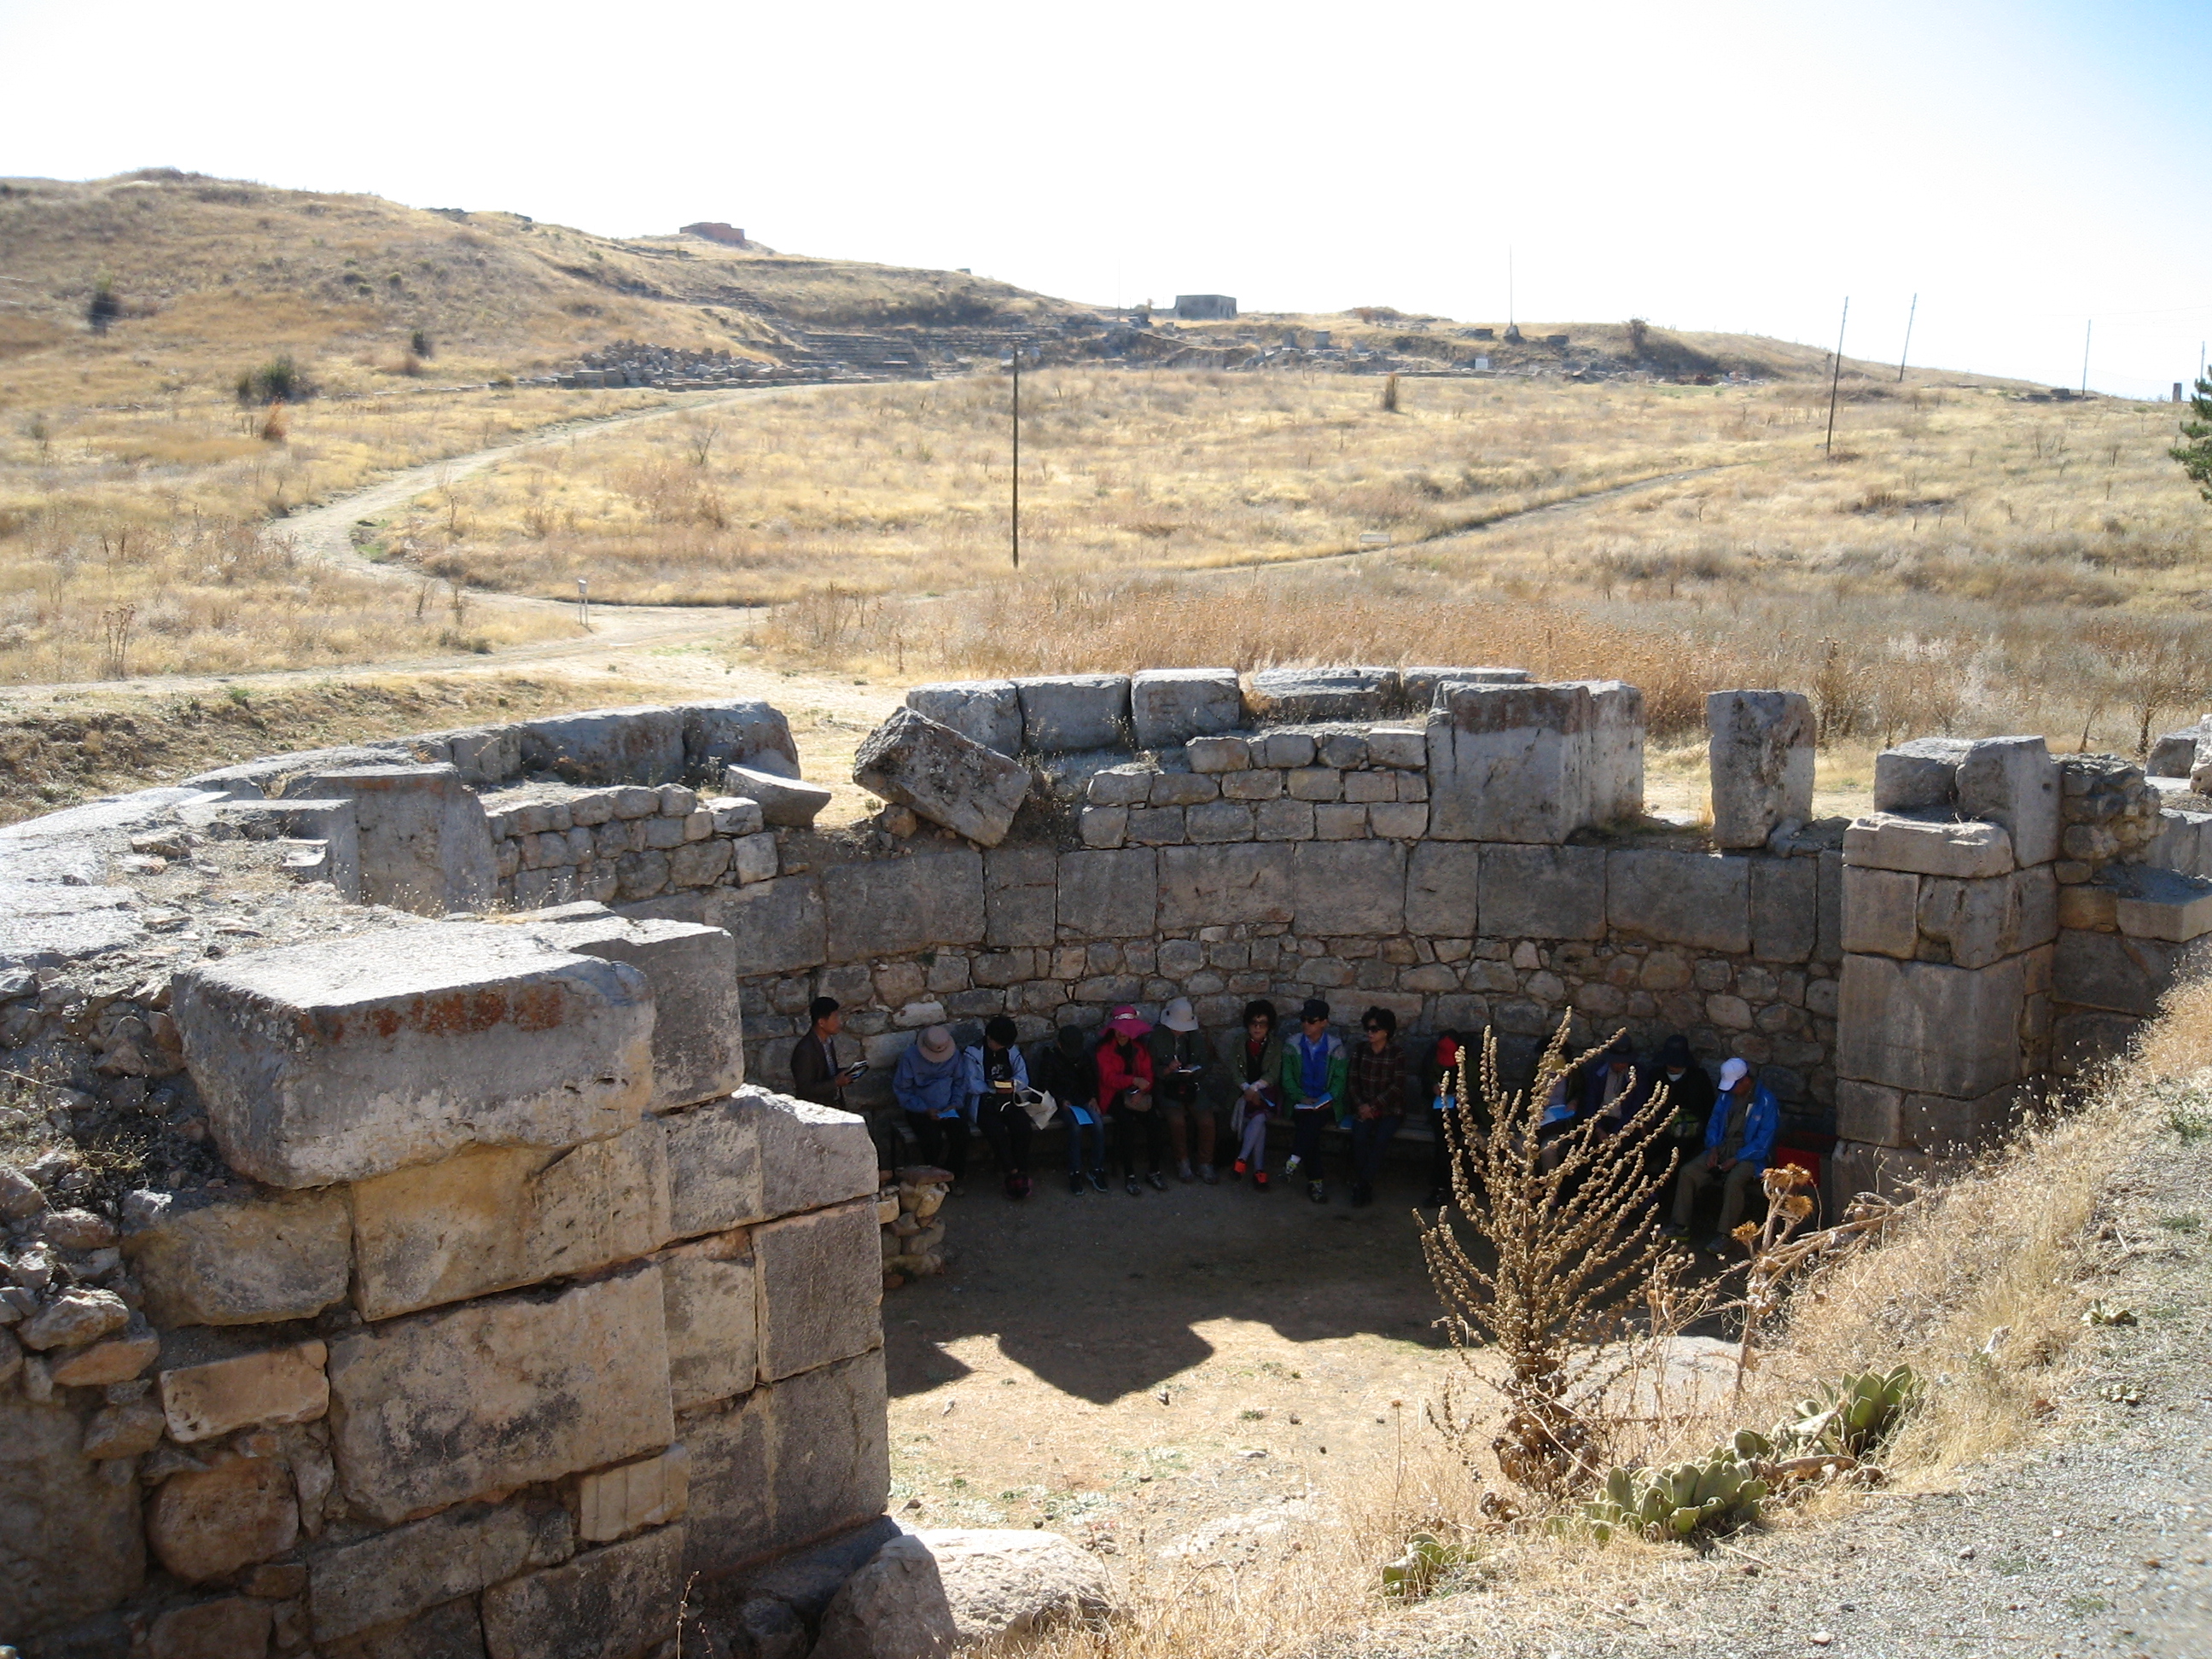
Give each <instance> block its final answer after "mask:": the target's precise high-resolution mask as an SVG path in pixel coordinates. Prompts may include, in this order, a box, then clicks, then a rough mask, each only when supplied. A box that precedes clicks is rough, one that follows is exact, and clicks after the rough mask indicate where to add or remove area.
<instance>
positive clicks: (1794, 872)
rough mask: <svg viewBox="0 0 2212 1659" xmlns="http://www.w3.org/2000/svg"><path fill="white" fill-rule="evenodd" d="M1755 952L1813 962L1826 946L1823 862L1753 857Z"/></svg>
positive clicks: (1770, 957)
mask: <svg viewBox="0 0 2212 1659" xmlns="http://www.w3.org/2000/svg"><path fill="white" fill-rule="evenodd" d="M1746 862H1747V863H1748V864H1749V865H1750V866H1751V953H1752V955H1753V956H1755V957H1758V958H1759V960H1760V961H1761V962H1810V961H1811V960H1812V959H1813V954H1814V951H1816V950H1817V949H1819V947H1820V860H1818V859H1813V858H1786V859H1775V858H1752V859H1749V860H1746Z"/></svg>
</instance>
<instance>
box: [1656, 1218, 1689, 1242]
mask: <svg viewBox="0 0 2212 1659" xmlns="http://www.w3.org/2000/svg"><path fill="white" fill-rule="evenodd" d="M1689 1236H1690V1230H1689V1229H1688V1228H1687V1227H1685V1226H1684V1225H1682V1224H1681V1223H1680V1222H1679V1221H1670V1222H1668V1224H1667V1225H1665V1226H1663V1227H1662V1228H1661V1229H1660V1230H1659V1237H1662V1238H1687V1237H1689Z"/></svg>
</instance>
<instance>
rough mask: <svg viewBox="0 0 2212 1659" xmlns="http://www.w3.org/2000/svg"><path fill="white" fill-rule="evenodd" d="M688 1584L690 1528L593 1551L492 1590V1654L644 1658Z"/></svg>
mask: <svg viewBox="0 0 2212 1659" xmlns="http://www.w3.org/2000/svg"><path fill="white" fill-rule="evenodd" d="M683 1591H684V1528H682V1527H681V1526H680V1525H679V1526H673V1527H662V1528H659V1530H657V1531H654V1532H648V1533H646V1534H642V1535H641V1536H639V1537H636V1538H633V1539H630V1540H629V1541H627V1542H625V1543H621V1544H610V1545H609V1546H608V1547H606V1548H605V1549H598V1550H587V1551H586V1552H585V1553H582V1554H580V1555H578V1556H576V1557H574V1559H570V1560H568V1561H566V1562H563V1563H562V1565H559V1566H557V1567H548V1568H547V1569H546V1570H545V1571H543V1572H536V1573H532V1574H530V1575H529V1576H528V1577H523V1578H515V1579H511V1580H509V1581H508V1582H507V1583H504V1584H495V1585H494V1586H492V1587H491V1588H490V1589H488V1590H486V1591H485V1592H484V1597H483V1633H484V1651H485V1653H486V1654H488V1655H489V1659H640V1656H642V1655H644V1654H646V1653H648V1652H650V1651H651V1650H653V1649H654V1648H656V1647H657V1646H659V1644H660V1643H661V1642H662V1641H663V1640H664V1639H665V1638H666V1637H667V1636H668V1633H669V1632H670V1630H671V1628H672V1627H673V1626H674V1625H675V1622H676V1608H677V1604H678V1600H679V1599H680V1598H681V1596H682V1595H683Z"/></svg>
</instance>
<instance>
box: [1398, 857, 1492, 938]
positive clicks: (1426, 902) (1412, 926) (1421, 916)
mask: <svg viewBox="0 0 2212 1659" xmlns="http://www.w3.org/2000/svg"><path fill="white" fill-rule="evenodd" d="M1480 858H1481V849H1480V848H1478V847H1477V846H1476V845H1475V844H1474V842H1448V841H1425V842H1419V843H1417V844H1416V845H1415V846H1414V847H1413V849H1412V851H1411V852H1410V853H1409V854H1407V860H1406V926H1407V931H1409V932H1411V933H1416V934H1419V935H1422V936H1424V937H1426V938H1430V939H1472V938H1474V936H1475V935H1476V934H1477V933H1480V932H1481V931H1482V929H1481V928H1480V927H1478V926H1477V925H1476V924H1477V922H1478V921H1480V903H1479V902H1478V895H1479V894H1480V881H1479V869H1480Z"/></svg>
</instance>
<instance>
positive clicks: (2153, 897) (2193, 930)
mask: <svg viewBox="0 0 2212 1659" xmlns="http://www.w3.org/2000/svg"><path fill="white" fill-rule="evenodd" d="M2123 867H2124V868H2125V869H2126V871H2127V873H2126V876H2125V878H2124V880H2125V887H2124V890H2123V891H2121V892H2119V893H2118V894H2116V895H2115V896H2114V898H2113V901H2112V923H2113V926H2114V927H2117V928H2118V930H2119V931H2120V932H2121V933H2124V934H2126V935H2127V936H2128V937H2129V938H2130V939H2160V940H2163V941H2165V942H2166V943H2167V944H2170V945H2186V944H2188V943H2189V941H2190V940H2191V939H2201V938H2202V937H2203V935H2205V934H2206V933H2212V881H2208V880H2206V879H2205V878H2203V877H2202V876H2185V875H2182V874H2179V872H2174V871H2171V870H2152V869H2148V868H2147V867H2144V866H2123Z"/></svg>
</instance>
